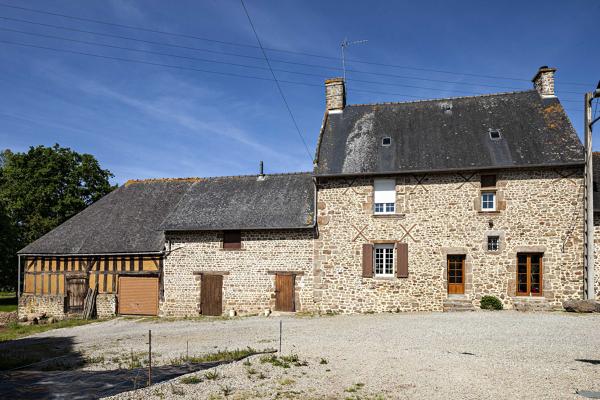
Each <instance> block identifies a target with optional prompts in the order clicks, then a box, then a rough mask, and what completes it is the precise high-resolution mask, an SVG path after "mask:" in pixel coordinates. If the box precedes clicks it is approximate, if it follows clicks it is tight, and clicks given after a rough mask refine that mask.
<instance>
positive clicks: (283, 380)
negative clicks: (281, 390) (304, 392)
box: [279, 378, 296, 386]
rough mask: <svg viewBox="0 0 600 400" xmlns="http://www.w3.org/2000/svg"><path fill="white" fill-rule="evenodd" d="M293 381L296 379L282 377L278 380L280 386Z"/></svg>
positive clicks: (290, 383) (291, 383)
mask: <svg viewBox="0 0 600 400" xmlns="http://www.w3.org/2000/svg"><path fill="white" fill-rule="evenodd" d="M294 383H296V381H295V380H293V379H290V378H284V379H281V380H280V381H279V384H280V385H281V386H288V385H293V384H294Z"/></svg>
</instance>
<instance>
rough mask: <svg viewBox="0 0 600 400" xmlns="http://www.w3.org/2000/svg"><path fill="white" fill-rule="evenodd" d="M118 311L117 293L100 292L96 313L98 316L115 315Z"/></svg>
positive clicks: (97, 298)
mask: <svg viewBox="0 0 600 400" xmlns="http://www.w3.org/2000/svg"><path fill="white" fill-rule="evenodd" d="M116 313H117V296H116V295H115V294H109V293H100V294H98V296H97V297H96V314H97V315H98V318H107V317H113V316H115V315H116Z"/></svg>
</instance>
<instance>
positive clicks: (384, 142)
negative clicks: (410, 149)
mask: <svg viewBox="0 0 600 400" xmlns="http://www.w3.org/2000/svg"><path fill="white" fill-rule="evenodd" d="M381 145H382V146H385V147H388V146H391V145H392V138H391V137H389V136H386V137H384V138H383V139H381Z"/></svg>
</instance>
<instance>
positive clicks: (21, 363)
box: [0, 336, 85, 371]
mask: <svg viewBox="0 0 600 400" xmlns="http://www.w3.org/2000/svg"><path fill="white" fill-rule="evenodd" d="M84 364H85V360H84V358H83V355H82V354H81V353H80V352H78V351H76V350H75V349H74V341H73V337H71V336H64V337H42V338H36V337H31V338H24V339H15V340H7V341H5V342H0V371H9V370H14V369H24V368H35V369H37V370H43V371H49V370H67V369H74V368H78V367H81V366H82V365H84Z"/></svg>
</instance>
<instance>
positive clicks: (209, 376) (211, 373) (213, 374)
mask: <svg viewBox="0 0 600 400" xmlns="http://www.w3.org/2000/svg"><path fill="white" fill-rule="evenodd" d="M204 377H205V378H206V379H208V380H209V381H215V380H217V379H219V373H218V372H217V371H206V372H205V373H204Z"/></svg>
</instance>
